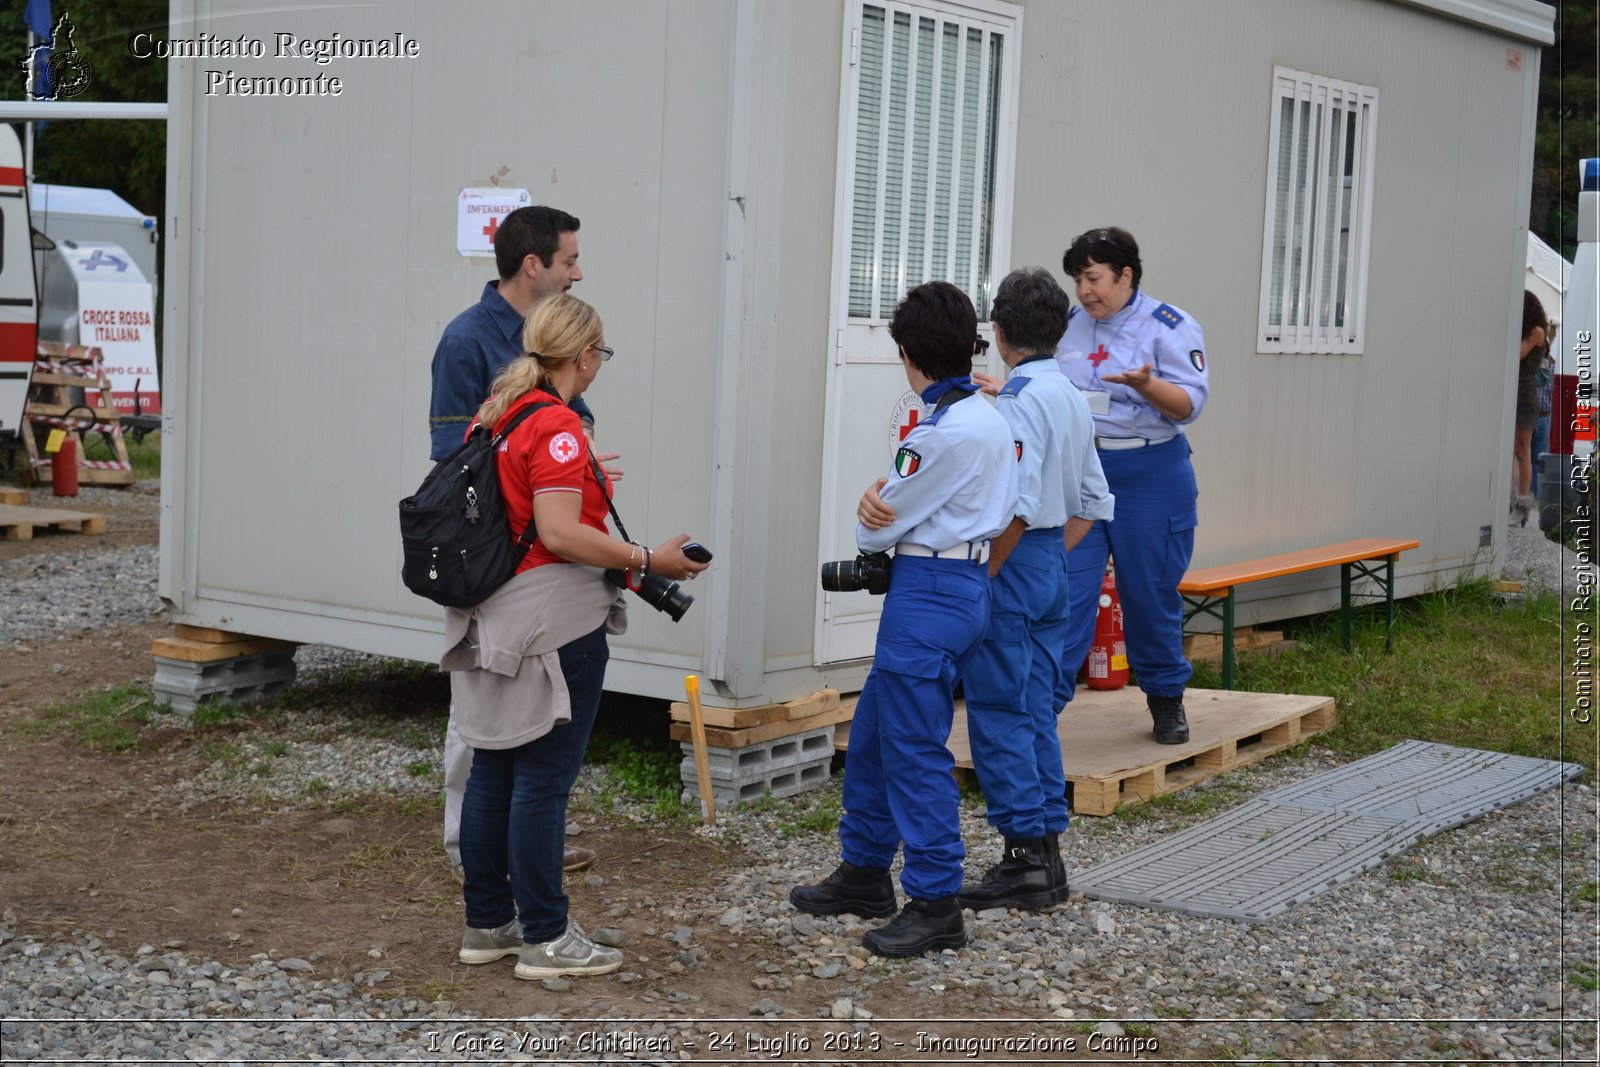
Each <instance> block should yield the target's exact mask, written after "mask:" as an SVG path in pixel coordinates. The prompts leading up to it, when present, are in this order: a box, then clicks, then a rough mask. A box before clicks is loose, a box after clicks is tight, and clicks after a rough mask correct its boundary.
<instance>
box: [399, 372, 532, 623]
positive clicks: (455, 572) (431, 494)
mask: <svg viewBox="0 0 1600 1067" xmlns="http://www.w3.org/2000/svg"><path fill="white" fill-rule="evenodd" d="M547 407H550V404H549V402H545V403H541V404H529V405H528V406H527V407H525V408H523V409H522V410H521V411H519V412H517V414H516V417H515V418H513V419H512V420H511V421H510V422H509V423H508V424H507V425H506V428H505V430H504V431H503V432H501V433H498V434H492V433H491V432H490V430H489V428H488V427H486V426H475V427H473V429H472V433H471V434H470V435H469V436H468V437H467V439H466V441H464V442H462V444H461V447H460V448H457V449H456V450H455V451H454V452H452V453H450V454H449V455H448V456H446V457H445V458H444V459H441V460H440V461H439V462H438V463H437V464H435V465H434V468H433V470H431V471H429V472H428V476H427V477H426V478H424V479H422V485H420V486H419V487H418V488H417V491H416V493H414V494H413V495H411V496H408V497H406V498H405V499H404V500H402V501H400V548H401V553H402V562H401V564H400V577H401V579H402V580H403V581H404V582H405V583H406V588H407V589H409V590H411V591H412V592H413V593H415V594H417V595H418V596H424V597H427V598H428V599H429V600H431V601H433V602H434V603H435V604H443V605H444V606H445V607H447V608H470V607H475V606H477V605H478V604H481V603H483V602H484V601H485V600H487V599H489V595H490V594H491V593H493V592H494V591H495V590H496V589H499V588H500V587H501V586H502V585H505V584H506V582H508V581H510V580H511V576H512V575H513V574H515V573H516V570H517V566H518V565H519V564H520V563H521V562H522V557H524V556H526V555H527V554H528V549H529V547H531V546H532V545H533V541H534V537H535V536H536V534H535V532H534V528H533V520H532V519H529V520H528V526H527V529H525V530H523V531H522V536H521V537H518V538H513V537H512V536H511V532H510V531H509V530H508V529H507V527H506V522H507V520H506V505H505V501H504V499H503V498H502V497H501V495H500V475H499V473H498V471H497V470H496V467H495V456H496V453H497V452H498V450H499V448H500V442H501V441H503V440H504V439H505V438H506V437H507V436H509V435H510V433H511V431H512V430H515V429H516V428H517V427H518V426H519V425H521V423H522V420H523V419H526V418H527V417H528V416H529V415H532V414H533V413H534V412H535V411H538V410H539V409H540V408H547Z"/></svg>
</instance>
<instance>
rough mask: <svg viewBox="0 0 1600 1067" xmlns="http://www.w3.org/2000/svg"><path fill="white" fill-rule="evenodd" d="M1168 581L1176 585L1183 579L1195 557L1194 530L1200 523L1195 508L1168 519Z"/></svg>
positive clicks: (1169, 583) (1198, 514)
mask: <svg viewBox="0 0 1600 1067" xmlns="http://www.w3.org/2000/svg"><path fill="white" fill-rule="evenodd" d="M1167 522H1168V526H1167V583H1166V584H1168V585H1171V586H1176V585H1177V584H1178V583H1179V582H1181V581H1182V580H1183V575H1184V572H1185V571H1187V570H1188V569H1189V561H1190V560H1191V559H1193V558H1194V530H1195V527H1196V526H1199V525H1200V513H1199V511H1197V510H1195V509H1190V510H1188V511H1181V512H1179V513H1178V514H1176V515H1173V516H1172V517H1171V518H1169V519H1168V520H1167Z"/></svg>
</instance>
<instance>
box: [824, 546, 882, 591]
mask: <svg viewBox="0 0 1600 1067" xmlns="http://www.w3.org/2000/svg"><path fill="white" fill-rule="evenodd" d="M822 588H823V589H825V590H827V591H828V592H830V593H853V592H855V591H856V590H857V589H865V590H866V591H867V592H869V593H871V594H872V595H873V596H882V595H883V594H885V593H887V592H888V591H889V553H887V552H863V553H861V554H860V555H859V556H857V557H856V558H855V559H841V560H838V561H836V562H833V563H824V564H823V565H822Z"/></svg>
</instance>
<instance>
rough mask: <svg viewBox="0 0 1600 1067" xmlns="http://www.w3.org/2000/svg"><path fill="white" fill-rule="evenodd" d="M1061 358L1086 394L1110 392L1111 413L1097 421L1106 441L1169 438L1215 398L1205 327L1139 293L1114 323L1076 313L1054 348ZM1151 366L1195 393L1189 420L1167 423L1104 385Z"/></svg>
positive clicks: (1119, 388)
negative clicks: (1112, 377) (1211, 395)
mask: <svg viewBox="0 0 1600 1067" xmlns="http://www.w3.org/2000/svg"><path fill="white" fill-rule="evenodd" d="M1056 361H1057V362H1058V363H1059V364H1060V365H1061V370H1062V371H1063V372H1064V373H1065V374H1066V376H1067V380H1068V381H1070V382H1071V383H1072V384H1073V385H1075V386H1077V387H1078V388H1079V389H1081V390H1083V391H1084V392H1085V393H1096V392H1103V393H1107V394H1109V397H1108V400H1109V410H1108V411H1107V412H1106V413H1105V414H1103V415H1102V414H1099V413H1098V412H1097V413H1096V414H1095V416H1094V432H1095V433H1096V434H1098V435H1099V436H1101V437H1143V438H1145V439H1146V440H1149V441H1164V440H1166V439H1167V438H1170V437H1172V436H1173V435H1174V434H1176V433H1178V432H1179V427H1181V426H1184V425H1187V424H1188V423H1191V422H1193V421H1194V420H1195V419H1197V418H1199V417H1200V409H1201V408H1203V407H1205V403H1206V397H1207V395H1208V394H1209V393H1210V385H1209V379H1208V377H1207V371H1206V340H1205V335H1204V334H1203V333H1201V331H1200V325H1199V324H1198V323H1197V322H1195V321H1194V319H1192V318H1190V317H1189V315H1188V314H1187V313H1185V312H1184V311H1182V310H1181V309H1179V308H1175V307H1172V306H1171V305H1169V304H1160V303H1157V302H1156V301H1155V300H1154V299H1152V298H1151V297H1148V296H1146V295H1145V294H1144V293H1141V292H1135V293H1134V294H1133V299H1131V300H1129V301H1128V305H1127V306H1126V307H1124V308H1123V309H1122V310H1121V311H1119V312H1117V313H1116V314H1115V315H1112V316H1111V317H1110V318H1108V319H1096V318H1094V317H1093V316H1091V315H1089V314H1088V313H1087V312H1085V311H1083V309H1081V308H1073V309H1072V313H1071V315H1070V317H1069V318H1068V319H1067V332H1066V333H1065V334H1064V335H1063V336H1062V338H1061V343H1060V344H1059V345H1057V346H1056ZM1146 363H1148V364H1150V368H1151V372H1152V373H1153V374H1155V376H1156V377H1158V378H1160V379H1162V380H1163V381H1168V382H1172V383H1174V384H1176V385H1179V386H1181V387H1182V388H1183V390H1184V392H1186V393H1188V394H1189V402H1190V404H1191V410H1190V412H1189V417H1188V418H1186V419H1182V420H1174V419H1169V418H1167V417H1166V416H1165V415H1163V414H1161V412H1159V411H1157V410H1156V409H1155V408H1153V407H1151V406H1150V405H1149V404H1148V403H1147V402H1146V401H1145V399H1144V398H1143V397H1141V396H1140V395H1139V394H1138V393H1137V392H1136V391H1135V390H1133V389H1130V388H1128V387H1127V386H1125V385H1118V384H1116V383H1114V382H1108V381H1105V378H1106V377H1107V376H1109V375H1115V374H1125V373H1127V372H1128V371H1132V370H1138V369H1139V368H1140V367H1141V366H1143V365H1144V364H1146ZM1090 407H1091V409H1093V407H1094V405H1093V404H1091V405H1090Z"/></svg>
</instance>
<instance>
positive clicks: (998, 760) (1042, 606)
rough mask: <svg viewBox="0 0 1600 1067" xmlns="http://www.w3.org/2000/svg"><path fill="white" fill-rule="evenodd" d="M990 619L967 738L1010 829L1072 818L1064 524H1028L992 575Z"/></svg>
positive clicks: (969, 692) (970, 691) (1054, 828)
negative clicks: (1061, 719) (1062, 702)
mask: <svg viewBox="0 0 1600 1067" xmlns="http://www.w3.org/2000/svg"><path fill="white" fill-rule="evenodd" d="M989 590H990V597H991V604H990V608H989V629H988V631H987V633H986V634H985V635H984V639H983V643H982V644H981V645H980V646H979V647H978V653H977V655H976V656H974V657H973V658H972V665H971V666H970V667H968V668H967V674H966V678H965V680H964V682H963V688H964V690H965V692H966V697H967V738H968V740H970V741H971V743H972V765H973V768H974V769H975V770H976V771H977V772H978V784H979V785H980V786H982V787H983V798H984V800H985V802H987V804H988V806H989V822H990V823H991V824H992V825H993V826H994V827H995V828H996V829H998V830H999V831H1000V832H1001V833H1002V834H1003V835H1005V836H1006V837H1009V838H1036V837H1042V836H1043V835H1044V834H1045V833H1046V832H1050V833H1060V832H1061V831H1062V830H1065V829H1066V828H1067V800H1066V791H1067V780H1066V775H1065V774H1064V773H1063V771H1062V767H1061V740H1060V738H1059V736H1058V735H1057V734H1056V704H1055V694H1056V688H1057V685H1058V681H1057V676H1058V675H1059V673H1060V671H1061V648H1062V645H1063V643H1064V642H1065V641H1066V636H1067V550H1066V548H1065V546H1064V545H1063V544H1062V543H1061V527H1059V526H1052V527H1048V528H1046V529H1039V530H1028V531H1026V532H1025V533H1023V535H1022V539H1021V540H1020V541H1018V542H1017V545H1016V548H1015V549H1013V550H1012V553H1011V555H1010V556H1009V557H1008V558H1007V559H1006V562H1005V566H1003V567H1001V568H1000V573H999V574H997V575H996V576H995V577H994V578H993V579H992V580H991V581H990V583H989Z"/></svg>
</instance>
